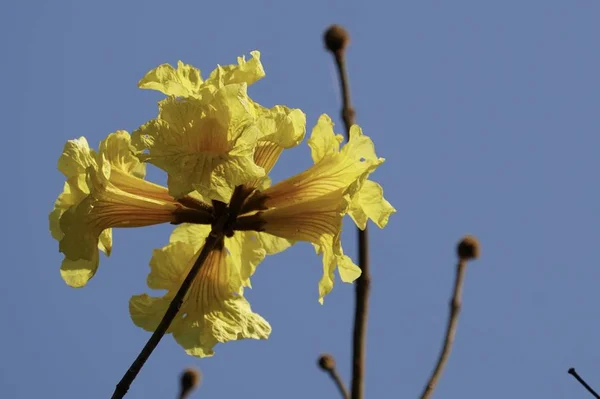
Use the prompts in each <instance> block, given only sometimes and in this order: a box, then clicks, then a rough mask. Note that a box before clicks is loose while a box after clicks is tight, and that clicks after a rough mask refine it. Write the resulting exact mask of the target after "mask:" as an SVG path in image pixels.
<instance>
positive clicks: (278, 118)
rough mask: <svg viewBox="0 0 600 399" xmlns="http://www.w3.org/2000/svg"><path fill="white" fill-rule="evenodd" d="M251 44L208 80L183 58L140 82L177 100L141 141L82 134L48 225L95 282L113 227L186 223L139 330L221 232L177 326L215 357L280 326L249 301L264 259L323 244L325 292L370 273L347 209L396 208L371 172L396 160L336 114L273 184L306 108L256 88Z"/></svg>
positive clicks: (137, 309)
mask: <svg viewBox="0 0 600 399" xmlns="http://www.w3.org/2000/svg"><path fill="white" fill-rule="evenodd" d="M251 54H252V59H251V60H249V61H246V60H245V59H244V58H239V59H238V64H237V65H228V66H224V67H221V66H218V67H217V69H215V70H214V71H213V72H212V73H211V74H210V76H209V77H208V79H206V80H203V79H202V77H201V74H200V71H199V70H197V69H196V68H194V67H192V66H190V65H186V64H184V63H182V62H179V63H178V65H177V68H173V67H171V66H169V65H166V64H164V65H161V66H159V67H157V68H156V69H154V70H152V71H150V72H149V73H148V74H146V76H144V78H142V80H140V82H139V87H140V88H145V89H154V90H158V91H161V92H162V93H164V94H166V95H167V96H168V97H167V98H165V99H164V100H161V101H160V102H159V114H158V116H157V117H156V118H155V119H152V120H151V121H149V122H148V123H146V124H144V125H143V126H141V127H140V128H139V129H137V130H136V131H135V132H134V133H133V134H132V135H131V137H130V136H129V134H128V133H127V132H123V131H119V132H116V133H113V134H111V135H109V136H108V138H107V139H106V140H104V141H103V142H102V143H101V144H100V147H99V150H98V152H95V151H93V150H91V149H90V148H89V146H88V144H87V141H86V140H85V138H83V137H82V138H80V139H78V140H72V141H69V142H68V143H67V145H66V146H65V149H64V152H63V155H62V156H61V158H60V160H59V169H60V170H61V172H63V173H64V175H65V176H66V178H67V181H66V183H65V187H64V191H63V193H62V194H61V195H60V196H59V198H58V199H57V201H56V203H55V208H54V210H53V211H52V213H51V214H50V229H51V232H52V235H53V237H54V238H55V239H57V240H58V241H59V248H60V250H61V252H63V253H64V255H65V260H64V261H63V264H62V267H61V274H62V275H63V278H64V279H65V281H67V283H68V284H69V285H71V286H75V287H80V286H83V285H85V284H86V283H87V281H88V280H89V279H90V278H91V277H92V276H93V275H94V273H95V272H96V269H97V267H98V258H99V251H103V252H105V253H106V254H107V255H109V254H110V251H111V248H112V241H111V228H112V227H142V226H148V225H153V224H158V223H173V224H178V225H179V226H178V227H177V228H175V230H174V231H173V232H172V234H171V237H170V240H169V241H170V242H169V244H168V245H167V246H165V247H163V248H161V249H157V250H155V251H154V253H153V256H152V259H151V261H150V274H149V276H148V280H147V283H148V286H149V288H150V289H154V290H163V291H165V293H164V295H163V296H160V297H151V296H149V295H147V294H142V295H135V296H133V297H132V298H131V300H130V303H129V309H130V314H131V318H132V320H133V321H134V323H135V324H136V325H137V326H139V327H141V328H144V329H146V330H148V331H154V330H155V329H156V327H157V326H158V325H159V323H160V321H161V320H162V319H163V317H164V316H165V312H166V310H167V308H168V307H169V305H170V303H171V301H172V300H173V298H174V297H175V295H176V293H177V292H178V290H179V288H180V287H181V284H182V282H183V281H184V280H185V279H186V276H187V275H188V273H189V271H190V270H191V269H192V267H193V265H194V264H195V263H196V262H197V260H198V258H199V254H200V253H201V251H202V248H203V246H204V244H205V242H206V237H207V236H208V235H209V234H210V235H211V237H212V238H214V239H215V240H216V242H217V245H216V246H215V247H214V248H213V249H212V250H211V251H210V253H209V254H208V257H207V258H206V260H205V262H204V264H203V265H202V266H201V267H200V269H199V273H198V274H197V275H196V276H195V278H194V279H193V282H192V285H191V287H190V289H189V291H187V294H186V295H185V297H184V300H183V304H182V306H181V308H180V311H179V313H178V314H177V315H176V317H175V319H174V321H173V323H172V324H171V325H170V327H169V329H168V332H169V333H172V334H173V336H174V338H175V340H176V341H177V342H178V343H179V344H180V345H181V346H182V347H184V349H185V350H186V352H187V353H189V354H190V355H193V356H198V357H206V356H212V355H213V353H214V347H215V345H216V344H217V343H219V342H227V341H231V340H238V339H243V338H252V339H266V338H267V337H268V336H269V334H270V332H271V327H270V325H269V324H268V323H267V322H266V321H265V320H264V319H263V318H262V317H261V316H259V315H258V314H256V313H254V312H253V311H252V310H251V308H250V304H249V303H248V301H247V300H246V299H245V298H244V288H246V287H250V286H251V284H250V278H251V277H252V276H253V274H254V272H255V270H256V267H257V265H258V264H259V263H260V262H261V261H262V260H263V259H264V257H265V256H266V255H271V254H275V253H278V252H281V251H283V250H285V249H286V248H288V247H289V246H290V245H292V244H293V243H295V242H296V241H306V242H310V243H312V244H313V245H314V247H315V249H316V251H317V254H319V255H322V257H323V277H322V278H321V281H320V282H319V300H320V301H321V302H322V300H323V297H324V296H325V295H326V294H327V293H329V292H330V291H331V289H332V287H333V281H334V272H335V270H336V269H337V270H338V271H339V273H340V277H341V279H342V280H343V281H345V282H351V281H353V280H355V279H356V278H357V277H358V276H359V275H360V269H359V268H358V267H357V266H356V265H355V264H354V263H353V262H352V260H351V259H350V258H349V257H348V256H346V255H345V254H344V252H343V250H342V246H341V239H340V237H341V230H342V218H343V216H344V215H345V214H349V215H350V216H351V217H352V219H353V220H354V221H355V223H356V224H357V226H359V227H360V228H363V229H364V228H365V226H366V223H367V220H368V219H371V220H373V222H374V223H375V224H377V225H378V226H379V227H381V228H383V227H384V226H385V225H386V224H387V222H388V219H389V216H390V215H391V214H392V213H394V212H395V209H394V208H393V207H392V206H391V205H390V204H389V203H388V202H387V201H386V200H385V199H384V198H383V190H382V188H381V186H379V185H378V184H377V183H374V182H372V181H370V180H368V176H369V175H370V173H372V172H373V171H374V170H375V169H376V168H377V167H378V166H379V165H381V164H382V163H383V162H384V159H383V158H379V157H377V155H376V154H375V149H374V146H373V143H372V141H371V140H370V139H369V138H368V137H367V136H365V135H363V134H362V131H361V129H360V128H359V127H358V126H353V127H352V129H351V131H350V140H349V142H348V143H347V144H346V145H345V146H343V147H342V148H340V144H341V142H342V137H341V136H340V135H336V134H335V133H334V131H333V123H332V122H331V119H330V118H329V117H328V116H326V115H323V116H321V117H320V118H319V121H318V123H317V125H316V126H315V127H314V129H313V131H312V135H311V138H310V139H309V141H308V144H309V146H310V148H311V152H312V158H313V161H314V165H313V166H312V167H310V168H308V169H307V170H305V171H304V172H302V173H299V174H298V175H296V176H293V177H290V178H288V179H285V180H283V181H282V182H279V183H277V184H274V185H271V181H270V179H269V176H268V174H269V173H270V171H271V169H272V168H273V166H274V165H275V163H276V162H277V160H278V159H279V157H280V155H281V154H282V152H283V150H284V149H287V148H291V147H293V146H295V145H298V144H299V143H300V142H301V141H302V139H303V137H304V135H305V131H306V117H305V115H304V113H303V112H302V111H300V110H298V109H291V108H287V107H284V106H280V105H278V106H275V107H273V108H265V107H263V106H261V105H259V104H257V103H255V102H254V101H252V99H250V98H249V97H248V94H247V86H248V85H250V84H252V83H254V82H255V81H257V80H259V79H260V78H262V77H263V76H264V69H263V67H262V64H261V63H260V54H259V53H258V52H252V53H251ZM144 162H148V163H151V164H153V165H155V166H157V167H159V168H161V169H163V170H164V171H165V172H166V173H167V175H168V189H167V188H165V187H161V186H158V185H155V184H153V183H150V182H147V181H145V180H143V177H144V172H145V170H144ZM209 204H210V205H209ZM211 245H212V243H211ZM211 248H212V246H211ZM203 256H204V255H203ZM195 267H196V268H197V267H198V265H196V266H195ZM195 270H196V269H195Z"/></svg>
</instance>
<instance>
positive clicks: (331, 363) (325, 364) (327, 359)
mask: <svg viewBox="0 0 600 399" xmlns="http://www.w3.org/2000/svg"><path fill="white" fill-rule="evenodd" d="M319 367H321V369H323V370H325V371H331V370H333V369H335V359H334V358H333V356H331V355H328V354H323V355H321V356H319Z"/></svg>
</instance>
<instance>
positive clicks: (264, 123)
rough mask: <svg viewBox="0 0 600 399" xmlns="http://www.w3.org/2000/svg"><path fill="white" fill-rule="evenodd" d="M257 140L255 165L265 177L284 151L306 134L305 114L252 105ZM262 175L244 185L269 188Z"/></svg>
mask: <svg viewBox="0 0 600 399" xmlns="http://www.w3.org/2000/svg"><path fill="white" fill-rule="evenodd" d="M255 109H256V110H257V113H258V115H259V116H258V120H257V126H258V129H259V131H260V139H259V141H258V142H257V144H256V151H255V152H254V162H255V163H256V164H257V165H258V166H260V167H262V168H263V169H264V170H265V173H266V174H268V173H269V172H271V169H273V166H275V163H276V162H277V160H278V159H279V156H280V155H281V153H282V152H283V150H284V149H286V148H291V147H294V146H296V145H298V144H299V143H300V142H301V141H302V140H303V139H304V134H305V133H306V115H305V114H304V113H303V112H302V111H301V110H299V109H290V108H287V107H284V106H280V105H277V106H275V107H273V108H271V109H267V108H264V107H262V106H260V105H258V104H255ZM268 179H269V177H268V176H265V177H263V178H261V179H256V180H254V181H252V182H248V183H247V185H249V186H252V187H257V188H261V189H266V188H267V187H269V186H270V182H269V181H268Z"/></svg>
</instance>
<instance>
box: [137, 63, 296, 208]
mask: <svg viewBox="0 0 600 399" xmlns="http://www.w3.org/2000/svg"><path fill="white" fill-rule="evenodd" d="M252 54H253V57H254V58H253V59H252V60H251V61H249V62H246V61H245V60H244V59H243V58H240V59H239V60H238V62H239V65H229V66H226V67H220V66H219V67H217V69H216V70H215V71H213V72H212V73H211V75H210V77H209V78H208V79H207V80H206V81H203V80H202V78H201V77H200V71H198V70H197V69H195V68H193V67H191V66H189V65H185V64H183V63H181V62H180V63H179V65H178V68H177V70H175V69H174V68H173V67H171V66H170V65H161V66H159V67H158V68H156V69H155V70H153V71H151V72H149V73H148V74H147V75H146V76H145V77H144V78H143V79H142V80H141V81H140V84H139V85H140V87H142V88H151V89H156V90H159V91H161V92H163V93H165V94H168V95H170V97H168V98H166V99H165V100H163V101H161V102H160V103H159V115H158V117H157V118H156V119H153V120H151V121H150V122H148V123H146V124H145V125H143V126H142V127H140V128H139V129H138V130H136V131H135V132H134V133H133V143H134V145H135V146H136V148H138V150H140V154H139V155H138V157H139V158H140V160H142V161H145V162H149V163H152V164H154V165H156V166H158V167H159V168H161V169H163V170H164V171H166V172H167V173H168V186H169V193H170V194H171V195H173V196H174V197H176V198H179V197H181V196H183V195H186V194H188V193H190V192H192V191H194V190H196V191H197V192H198V193H199V194H200V195H201V196H202V197H203V198H205V199H206V200H218V201H221V202H225V203H227V202H228V201H229V198H231V195H232V193H233V190H234V189H235V187H237V186H239V185H242V184H245V183H256V182H263V181H264V180H265V178H266V173H268V166H269V164H268V162H267V164H266V165H260V164H259V163H257V162H256V160H255V159H256V156H259V157H260V156H261V154H264V153H265V151H266V152H268V153H269V156H270V157H271V158H275V159H276V158H277V157H278V154H280V153H281V150H283V149H284V148H290V147H292V146H295V145H297V144H298V143H300V141H301V140H302V138H303V136H304V132H305V125H306V122H305V116H304V114H303V113H302V112H301V111H300V110H298V109H289V108H286V107H283V106H276V107H273V108H271V109H267V108H264V107H262V106H260V105H259V104H256V103H255V102H253V101H252V100H251V99H250V98H249V97H248V94H247V91H246V88H247V85H248V84H251V83H253V82H254V81H256V80H258V79H260V78H261V77H262V76H264V70H263V68H262V65H261V64H260V61H259V53H258V52H253V53H252ZM273 162H274V161H273ZM265 166H266V168H267V170H265Z"/></svg>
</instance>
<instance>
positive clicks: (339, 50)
mask: <svg viewBox="0 0 600 399" xmlns="http://www.w3.org/2000/svg"><path fill="white" fill-rule="evenodd" d="M349 42H350V37H349V36H348V33H347V32H346V30H345V29H344V28H342V27H341V26H338V25H333V26H331V27H330V28H329V29H328V30H327V32H326V33H325V45H326V46H327V48H328V49H329V50H330V51H331V52H332V53H333V56H334V58H335V64H336V66H337V71H338V75H339V79H340V86H341V90H342V120H343V121H344V126H345V128H346V138H347V139H348V140H350V127H352V125H354V120H355V111H354V108H352V102H351V101H350V84H349V79H348V72H347V70H346V58H345V49H346V46H347V45H348V43H349ZM368 238H369V235H368V232H367V228H366V227H365V229H364V230H361V229H358V266H359V267H360V269H361V271H362V273H361V275H360V277H359V278H358V279H357V280H356V288H355V290H356V305H355V310H354V331H353V337H352V389H351V392H352V393H351V395H352V396H351V397H352V399H362V398H363V395H364V375H365V354H366V335H367V316H368V311H369V291H370V285H371V273H370V270H369V239H368Z"/></svg>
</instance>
